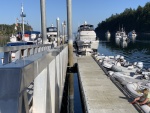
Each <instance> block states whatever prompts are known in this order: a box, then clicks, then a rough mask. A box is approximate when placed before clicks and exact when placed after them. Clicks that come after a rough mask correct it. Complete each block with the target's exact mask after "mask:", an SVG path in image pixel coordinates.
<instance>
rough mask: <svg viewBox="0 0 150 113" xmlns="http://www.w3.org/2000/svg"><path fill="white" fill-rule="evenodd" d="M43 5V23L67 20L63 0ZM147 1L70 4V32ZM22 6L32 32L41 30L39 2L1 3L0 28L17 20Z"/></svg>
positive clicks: (13, 0) (48, 0) (50, 0)
mask: <svg viewBox="0 0 150 113" xmlns="http://www.w3.org/2000/svg"><path fill="white" fill-rule="evenodd" d="M45 1H46V23H47V27H49V26H50V25H51V24H54V25H56V18H57V17H59V18H60V23H62V22H63V21H64V20H65V21H66V20H67V15H66V0H45ZM147 2H149V0H72V26H73V32H76V31H77V27H78V26H79V25H80V24H82V23H83V22H84V21H87V23H89V24H93V25H94V26H95V27H97V24H98V23H99V22H101V21H103V20H105V19H106V18H108V17H110V16H111V15H112V14H116V13H121V12H123V11H124V10H125V9H126V8H134V9H136V8H137V7H138V6H139V5H140V6H144V5H145V4H146V3H147ZM22 3H23V4H24V12H25V14H26V15H27V17H26V18H25V20H26V21H28V23H29V24H30V25H31V26H32V27H33V29H34V30H39V31H40V30H41V17H40V0H1V3H0V5H1V10H0V15H1V16H0V24H13V23H15V21H16V18H20V12H21V4H22Z"/></svg>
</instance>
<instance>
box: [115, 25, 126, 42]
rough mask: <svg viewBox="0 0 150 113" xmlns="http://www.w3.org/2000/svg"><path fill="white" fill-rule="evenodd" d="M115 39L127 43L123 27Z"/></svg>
mask: <svg viewBox="0 0 150 113" xmlns="http://www.w3.org/2000/svg"><path fill="white" fill-rule="evenodd" d="M115 38H118V39H120V40H122V41H127V40H128V36H127V35H126V32H125V30H124V29H123V27H122V28H121V30H119V31H117V32H116V34H115Z"/></svg>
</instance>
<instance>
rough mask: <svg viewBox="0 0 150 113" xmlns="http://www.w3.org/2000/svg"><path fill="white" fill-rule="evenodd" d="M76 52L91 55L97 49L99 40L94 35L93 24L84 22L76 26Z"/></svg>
mask: <svg viewBox="0 0 150 113" xmlns="http://www.w3.org/2000/svg"><path fill="white" fill-rule="evenodd" d="M75 43H76V46H77V52H78V54H82V55H91V53H93V52H95V51H97V49H98V46H99V40H98V39H97V37H96V33H95V31H94V26H93V25H91V24H87V22H84V24H83V25H80V26H79V27H78V33H77V37H76V39H75Z"/></svg>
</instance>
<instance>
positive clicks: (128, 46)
mask: <svg viewBox="0 0 150 113" xmlns="http://www.w3.org/2000/svg"><path fill="white" fill-rule="evenodd" d="M112 39H113V40H112ZM98 51H99V52H100V53H101V54H104V55H117V54H120V55H123V56H124V57H125V58H126V59H127V60H128V61H130V62H136V61H142V62H143V63H144V66H145V67H150V36H149V38H146V40H145V38H144V37H143V36H142V37H140V36H139V35H138V37H136V38H133V40H130V41H127V42H125V41H124V42H120V40H115V37H111V40H110V42H104V41H103V42H100V44H99V49H98Z"/></svg>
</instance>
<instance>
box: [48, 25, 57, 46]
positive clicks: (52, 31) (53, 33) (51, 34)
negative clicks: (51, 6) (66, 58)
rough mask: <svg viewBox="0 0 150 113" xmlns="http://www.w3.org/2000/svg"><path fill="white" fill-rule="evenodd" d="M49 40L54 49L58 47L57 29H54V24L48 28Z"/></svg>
mask: <svg viewBox="0 0 150 113" xmlns="http://www.w3.org/2000/svg"><path fill="white" fill-rule="evenodd" d="M46 31H47V39H48V42H49V43H51V44H53V46H54V47H56V46H57V27H54V26H53V24H52V25H51V26H50V27H47V29H46Z"/></svg>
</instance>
